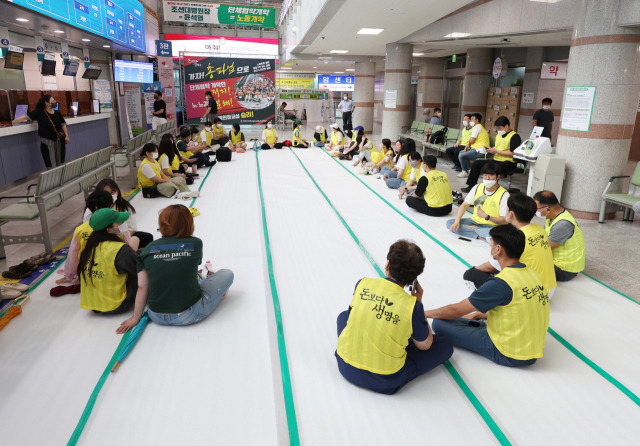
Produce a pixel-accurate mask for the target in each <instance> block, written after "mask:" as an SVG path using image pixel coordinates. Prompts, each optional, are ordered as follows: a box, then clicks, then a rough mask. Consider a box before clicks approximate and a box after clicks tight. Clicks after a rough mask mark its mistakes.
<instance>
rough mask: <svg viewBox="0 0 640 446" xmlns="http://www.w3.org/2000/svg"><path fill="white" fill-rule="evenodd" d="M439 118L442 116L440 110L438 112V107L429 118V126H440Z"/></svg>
mask: <svg viewBox="0 0 640 446" xmlns="http://www.w3.org/2000/svg"><path fill="white" fill-rule="evenodd" d="M441 116H442V110H440V107H436V108H434V109H433V116H432V117H431V120H430V121H429V124H434V125H442V120H441V119H440V117H441Z"/></svg>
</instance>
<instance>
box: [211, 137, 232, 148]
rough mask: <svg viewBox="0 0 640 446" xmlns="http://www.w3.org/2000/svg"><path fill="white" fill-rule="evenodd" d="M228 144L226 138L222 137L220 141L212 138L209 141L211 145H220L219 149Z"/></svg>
mask: <svg viewBox="0 0 640 446" xmlns="http://www.w3.org/2000/svg"><path fill="white" fill-rule="evenodd" d="M228 142H229V137H228V136H223V137H221V138H220V139H213V138H212V139H211V145H214V144H220V147H222V146H224V145H225V144H226V143H228Z"/></svg>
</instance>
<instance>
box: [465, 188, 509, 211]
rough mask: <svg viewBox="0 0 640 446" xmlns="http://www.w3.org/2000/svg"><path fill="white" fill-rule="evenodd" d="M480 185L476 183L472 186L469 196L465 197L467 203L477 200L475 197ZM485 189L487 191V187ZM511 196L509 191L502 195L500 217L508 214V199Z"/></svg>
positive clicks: (488, 194)
mask: <svg viewBox="0 0 640 446" xmlns="http://www.w3.org/2000/svg"><path fill="white" fill-rule="evenodd" d="M478 186H479V185H478V184H476V185H475V186H473V187H472V188H471V190H470V191H469V193H468V194H467V196H466V197H465V199H464V202H465V203H467V204H469V205H472V204H473V201H474V200H475V197H476V191H477V190H478ZM498 189H499V188H498ZM498 189H496V190H494V191H493V192H489V193H487V194H486V195H487V196H491V195H493V194H495V193H496V191H497V190H498ZM485 191H486V189H485ZM509 196H510V195H509V192H505V193H504V195H502V198H501V199H500V212H499V214H500V217H504V216H506V215H507V200H508V199H509Z"/></svg>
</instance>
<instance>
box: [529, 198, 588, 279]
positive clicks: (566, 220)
mask: <svg viewBox="0 0 640 446" xmlns="http://www.w3.org/2000/svg"><path fill="white" fill-rule="evenodd" d="M533 199H534V201H535V202H536V205H537V208H538V211H537V212H536V215H537V216H538V217H542V218H545V219H546V221H545V224H544V229H545V231H546V232H547V236H548V237H549V245H550V246H551V249H552V250H553V263H554V264H555V272H556V280H557V281H558V282H567V281H569V280H571V279H573V278H574V277H576V276H577V275H578V273H579V272H581V271H584V266H585V258H586V250H585V244H584V234H583V233H582V229H581V228H580V225H579V224H578V222H577V221H576V219H575V217H574V216H573V215H571V213H570V212H569V211H568V210H566V209H565V208H563V207H562V206H560V202H559V201H558V198H557V197H556V195H555V194H554V193H553V192H551V191H548V190H543V191H540V192H537V193H536V194H535V195H534V196H533Z"/></svg>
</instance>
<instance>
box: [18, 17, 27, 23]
mask: <svg viewBox="0 0 640 446" xmlns="http://www.w3.org/2000/svg"><path fill="white" fill-rule="evenodd" d="M16 21H18V22H28V21H29V19H23V18H22V17H18V18H17V19H16Z"/></svg>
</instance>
